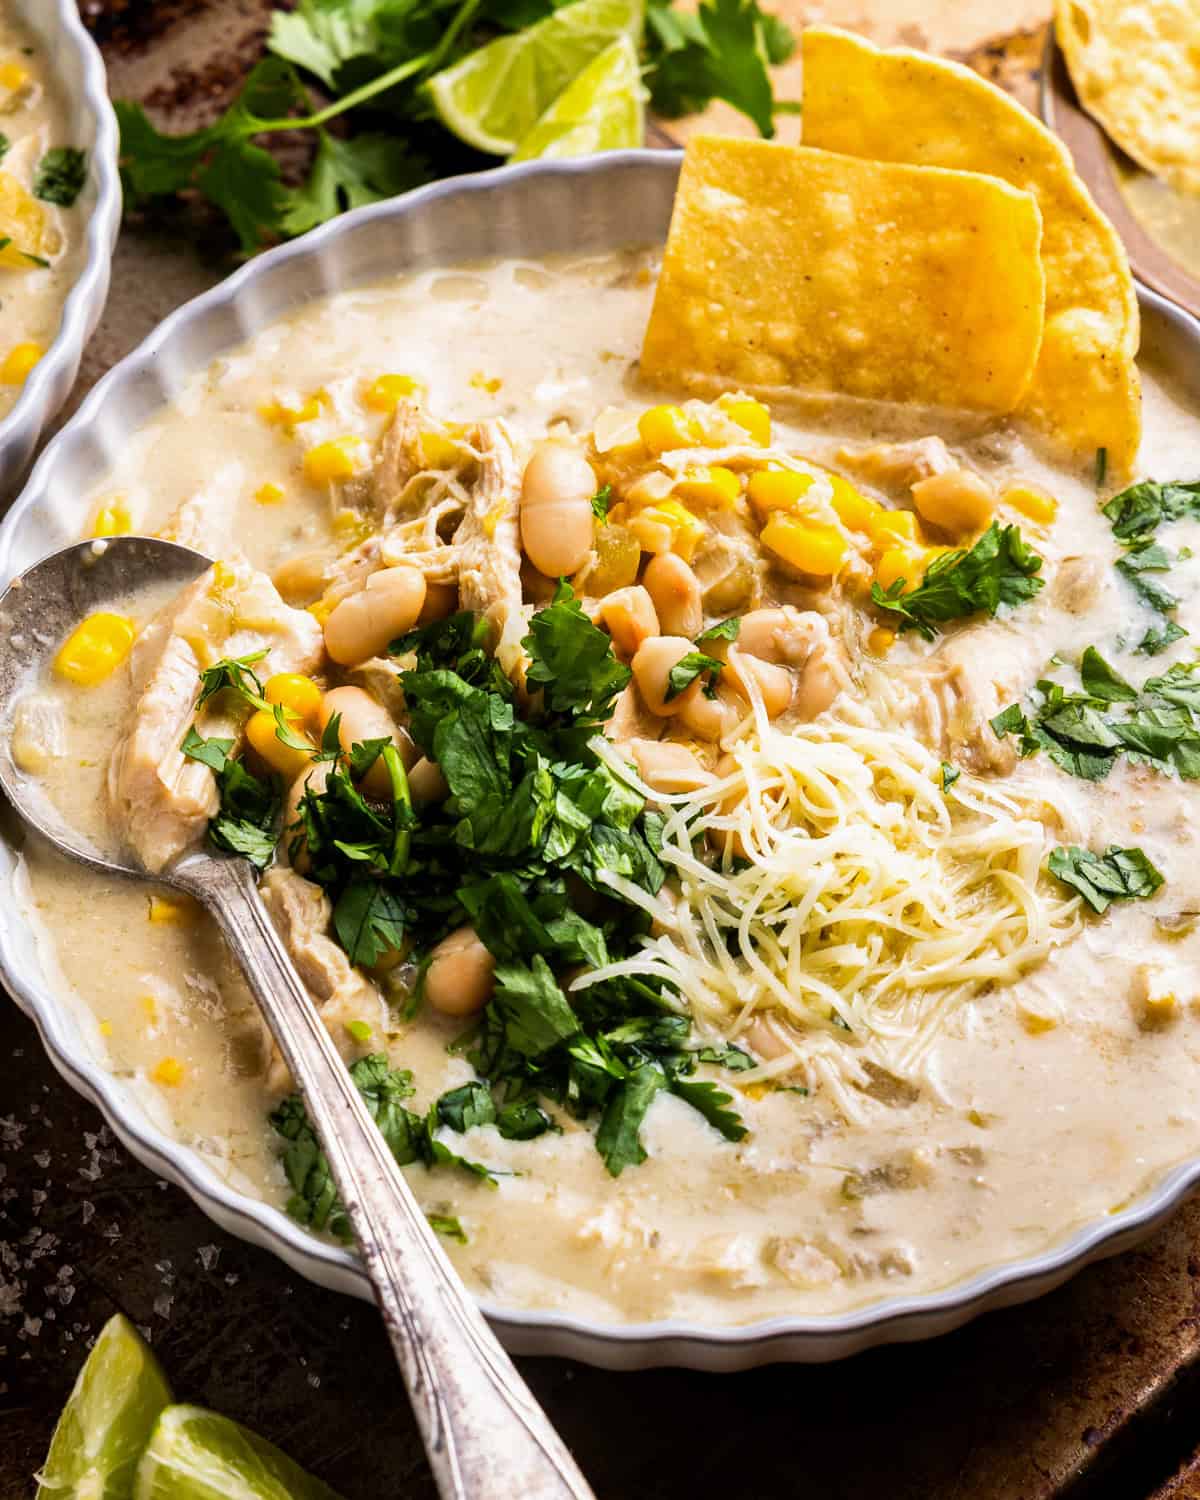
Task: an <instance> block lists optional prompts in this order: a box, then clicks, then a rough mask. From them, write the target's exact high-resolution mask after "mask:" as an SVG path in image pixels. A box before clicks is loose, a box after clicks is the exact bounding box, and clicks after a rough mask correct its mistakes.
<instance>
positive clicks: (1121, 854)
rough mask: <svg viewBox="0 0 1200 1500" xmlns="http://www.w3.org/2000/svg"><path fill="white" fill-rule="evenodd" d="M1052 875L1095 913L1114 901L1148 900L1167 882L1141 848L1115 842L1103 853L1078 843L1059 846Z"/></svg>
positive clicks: (1052, 860) (1051, 861) (1049, 864)
mask: <svg viewBox="0 0 1200 1500" xmlns="http://www.w3.org/2000/svg"><path fill="white" fill-rule="evenodd" d="M1047 869H1048V870H1049V871H1050V873H1051V875H1054V876H1055V877H1056V878H1057V879H1059V880H1061V881H1062V882H1063V884H1064V885H1069V886H1072V887H1073V888H1074V889H1075V890H1077V891H1078V892H1079V894H1080V895H1081V896H1082V897H1083V899H1084V900H1085V901H1086V902H1087V904H1088V905H1089V906H1090V907H1091V908H1092V910H1093V911H1095V912H1104V911H1107V909H1108V908H1109V906H1111V904H1112V903H1113V902H1114V901H1135V900H1139V901H1140V900H1144V899H1145V898H1146V897H1147V896H1152V895H1153V894H1154V892H1155V891H1156V890H1158V888H1159V886H1160V885H1162V883H1163V877H1162V874H1161V872H1160V871H1159V870H1157V869H1156V868H1155V867H1154V865H1153V864H1152V863H1151V862H1150V860H1149V859H1148V858H1147V857H1146V855H1145V854H1144V853H1143V852H1142V850H1141V849H1119V848H1117V846H1116V845H1115V844H1113V845H1111V846H1110V847H1109V848H1108V849H1106V850H1105V851H1104V853H1103V854H1093V853H1092V852H1091V850H1090V849H1080V848H1078V847H1077V846H1075V845H1069V846H1066V847H1061V846H1060V847H1059V848H1057V849H1055V850H1054V851H1053V853H1052V854H1051V855H1050V858H1049V860H1048V862H1047Z"/></svg>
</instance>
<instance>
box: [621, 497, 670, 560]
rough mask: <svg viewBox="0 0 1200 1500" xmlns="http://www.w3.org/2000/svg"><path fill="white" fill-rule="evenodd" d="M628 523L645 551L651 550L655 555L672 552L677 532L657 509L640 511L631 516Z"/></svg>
mask: <svg viewBox="0 0 1200 1500" xmlns="http://www.w3.org/2000/svg"><path fill="white" fill-rule="evenodd" d="M626 525H627V526H628V528H629V530H630V532H631V533H632V535H633V537H634V539H635V540H636V542H637V544H638V546H639V547H640V548H641V549H642V551H643V552H650V553H653V554H654V555H655V556H658V554H659V553H662V552H670V550H671V543H672V542H673V541H674V540H675V532H674V529H673V528H672V527H671V526H670V524H669V523H668V522H667V520H666V518H665V517H663V516H660V515H659V513H658V511H657V510H655V509H653V508H651V509H649V510H643V511H639V512H638V514H637V515H636V516H631V517H630V518H629V520H628V521H627V522H626Z"/></svg>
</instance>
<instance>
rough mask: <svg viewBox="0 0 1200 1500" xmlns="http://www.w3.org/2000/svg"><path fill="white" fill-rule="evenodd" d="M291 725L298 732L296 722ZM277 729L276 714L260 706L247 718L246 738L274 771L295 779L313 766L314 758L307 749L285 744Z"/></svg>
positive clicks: (292, 779)
mask: <svg viewBox="0 0 1200 1500" xmlns="http://www.w3.org/2000/svg"><path fill="white" fill-rule="evenodd" d="M290 727H291V728H292V730H293V732H294V733H295V732H298V731H296V728H295V725H294V724H293V725H291V726H290ZM275 729H276V724H275V715H274V714H272V713H268V712H267V711H266V709H263V708H260V709H259V710H258V711H257V713H253V714H251V715H250V717H249V718H248V719H247V720H246V739H247V740H248V741H249V743H250V745H251V746H252V748H253V749H254V750H255V752H256V753H257V754H258V756H259V758H260V759H262V760H264V761H266V763H267V765H268V766H270V768H271V769H272V771H278V772H279V774H280V775H281V776H284V777H286V779H287V780H288V781H295V779H296V777H297V776H299V775H300V773H301V772H302V771H307V770H309V769H310V768H311V766H312V759H311V757H310V756H309V755H308V754H307V753H306V752H305V751H303V750H293V749H292V747H291V746H290V745H285V744H284V743H283V741H282V740H281V739H279V738H278V737H277V736H276V734H275Z"/></svg>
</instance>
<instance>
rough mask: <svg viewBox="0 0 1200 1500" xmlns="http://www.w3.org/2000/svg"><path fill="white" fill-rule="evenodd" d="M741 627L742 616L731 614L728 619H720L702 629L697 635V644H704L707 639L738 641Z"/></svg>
mask: <svg viewBox="0 0 1200 1500" xmlns="http://www.w3.org/2000/svg"><path fill="white" fill-rule="evenodd" d="M741 628H742V621H741V617H740V616H739V615H731V616H730V617H729V619H728V620H718V621H717V623H716V624H715V625H710V626H709V627H708V629H707V630H702V631H701V632H700V634H699V635H698V636H697V637H696V645H697V646H702V645H703V644H704V642H705V641H736V640H737V638H738V631H739V630H740V629H741Z"/></svg>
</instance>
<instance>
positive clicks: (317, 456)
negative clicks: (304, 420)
mask: <svg viewBox="0 0 1200 1500" xmlns="http://www.w3.org/2000/svg"><path fill="white" fill-rule="evenodd" d="M361 452H362V438H360V437H355V436H353V435H352V434H347V435H346V436H345V437H336V438H330V439H329V441H328V442H326V443H318V444H317V445H316V447H315V448H310V449H309V450H308V452H307V453H306V454H305V455H304V477H305V478H306V479H308V480H311V482H312V483H313V484H332V483H334V482H335V481H337V480H339V479H352V478H353V477H354V475H355V473H356V472H357V470H358V462H359V457H360V455H361Z"/></svg>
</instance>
